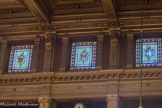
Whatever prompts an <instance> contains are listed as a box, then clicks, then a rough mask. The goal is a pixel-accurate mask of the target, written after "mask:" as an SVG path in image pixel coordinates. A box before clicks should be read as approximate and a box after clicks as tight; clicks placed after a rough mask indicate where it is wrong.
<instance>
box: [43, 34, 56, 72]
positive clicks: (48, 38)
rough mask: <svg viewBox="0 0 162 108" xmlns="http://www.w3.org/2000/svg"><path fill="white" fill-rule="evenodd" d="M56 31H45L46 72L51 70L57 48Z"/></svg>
mask: <svg viewBox="0 0 162 108" xmlns="http://www.w3.org/2000/svg"><path fill="white" fill-rule="evenodd" d="M55 41H56V32H46V33H45V59H44V68H43V71H44V72H50V71H51V70H52V69H51V68H52V64H53V58H54V57H53V56H54V49H55V46H54V45H55Z"/></svg>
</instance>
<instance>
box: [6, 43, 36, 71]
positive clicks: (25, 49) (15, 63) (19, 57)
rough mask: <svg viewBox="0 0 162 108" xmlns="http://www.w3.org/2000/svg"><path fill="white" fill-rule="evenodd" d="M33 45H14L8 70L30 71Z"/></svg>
mask: <svg viewBox="0 0 162 108" xmlns="http://www.w3.org/2000/svg"><path fill="white" fill-rule="evenodd" d="M32 48H33V45H24V46H12V47H11V53H10V60H9V67H8V72H29V71H30V67H31V58H32Z"/></svg>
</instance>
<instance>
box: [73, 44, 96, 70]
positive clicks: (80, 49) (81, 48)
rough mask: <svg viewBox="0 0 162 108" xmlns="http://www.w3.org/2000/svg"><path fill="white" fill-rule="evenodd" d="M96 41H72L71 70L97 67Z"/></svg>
mask: <svg viewBox="0 0 162 108" xmlns="http://www.w3.org/2000/svg"><path fill="white" fill-rule="evenodd" d="M95 65H96V42H76V43H72V50H71V63H70V70H87V69H95Z"/></svg>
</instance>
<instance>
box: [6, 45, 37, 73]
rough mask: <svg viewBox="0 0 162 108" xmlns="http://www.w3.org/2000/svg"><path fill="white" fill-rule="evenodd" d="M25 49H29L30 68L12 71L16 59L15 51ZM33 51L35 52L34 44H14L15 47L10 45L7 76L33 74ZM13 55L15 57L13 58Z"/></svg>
mask: <svg viewBox="0 0 162 108" xmlns="http://www.w3.org/2000/svg"><path fill="white" fill-rule="evenodd" d="M27 46H28V48H27ZM18 47H20V48H18ZM25 47H26V48H25ZM16 48H17V49H16ZM23 49H29V62H28V63H29V64H28V68H27V69H12V67H13V62H14V58H13V57H14V53H15V50H23ZM33 50H34V45H33V44H13V45H10V49H9V57H8V58H9V59H8V66H7V74H12V73H30V72H31V66H32V65H31V64H32V56H33ZM11 55H13V56H11ZM11 57H12V58H11ZM11 59H12V60H11ZM11 65H12V66H11ZM9 71H10V72H9Z"/></svg>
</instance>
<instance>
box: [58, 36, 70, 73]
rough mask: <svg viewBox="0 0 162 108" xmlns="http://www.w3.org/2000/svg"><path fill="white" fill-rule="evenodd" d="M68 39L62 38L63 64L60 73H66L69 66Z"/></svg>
mask: <svg viewBox="0 0 162 108" xmlns="http://www.w3.org/2000/svg"><path fill="white" fill-rule="evenodd" d="M68 42H69V39H68V37H64V38H62V50H61V62H60V68H59V71H64V72H65V71H66V68H67V67H66V66H67V57H68V56H67V55H68Z"/></svg>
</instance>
